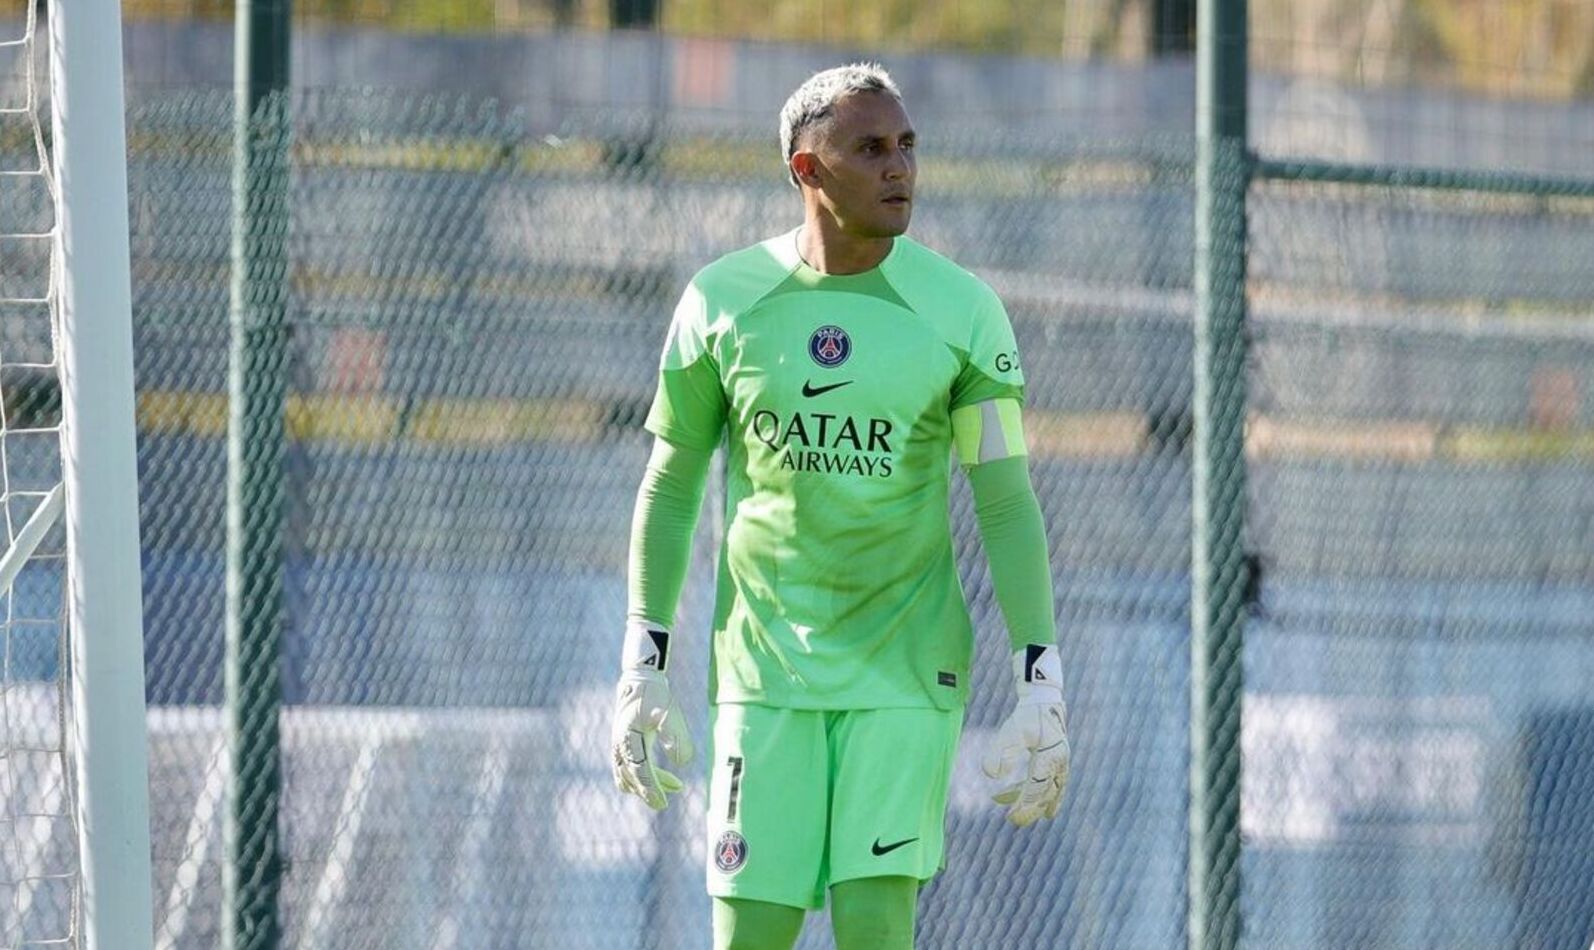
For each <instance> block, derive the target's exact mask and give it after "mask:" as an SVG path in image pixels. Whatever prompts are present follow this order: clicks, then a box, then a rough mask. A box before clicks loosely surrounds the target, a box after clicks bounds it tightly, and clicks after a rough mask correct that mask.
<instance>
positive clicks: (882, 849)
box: [869, 838, 919, 858]
mask: <svg viewBox="0 0 1594 950" xmlns="http://www.w3.org/2000/svg"><path fill="white" fill-rule="evenodd" d="M918 840H919V839H918V838H903V839H902V840H901V841H893V842H891V843H890V844H881V843H880V839H879V838H876V839H874V846H873V847H871V848H870V849H869V850H870V851H873V852H874V855H875V857H877V858H878V857H879V856H880V855H882V854H890V853H891V852H893V851H895V850H897V849H898V848H900V847H902V846H903V845H905V844H912V843H913V842H915V841H918Z"/></svg>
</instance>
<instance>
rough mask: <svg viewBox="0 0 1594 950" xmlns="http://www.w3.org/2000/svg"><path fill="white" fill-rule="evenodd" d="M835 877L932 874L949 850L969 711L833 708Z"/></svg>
mask: <svg viewBox="0 0 1594 950" xmlns="http://www.w3.org/2000/svg"><path fill="white" fill-rule="evenodd" d="M829 715H830V716H831V717H832V718H831V720H830V722H831V729H830V732H829V739H830V744H831V750H830V752H831V759H832V768H833V769H834V770H835V772H834V776H833V778H832V786H831V796H832V800H831V809H830V851H829V862H828V863H829V883H831V884H834V883H836V882H838V881H848V880H855V879H858V878H872V877H892V876H902V877H909V878H913V879H915V880H918V881H927V880H929V879H930V878H932V877H934V876H935V874H936V872H937V871H939V870H940V868H941V864H942V861H943V859H944V857H945V853H946V843H945V831H946V801H947V790H948V786H949V785H950V783H951V779H952V765H953V762H954V761H955V759H956V757H957V745H958V736H959V734H960V733H961V732H962V728H963V713H962V710H941V709H867V710H853V711H848V712H843V713H831V714H829Z"/></svg>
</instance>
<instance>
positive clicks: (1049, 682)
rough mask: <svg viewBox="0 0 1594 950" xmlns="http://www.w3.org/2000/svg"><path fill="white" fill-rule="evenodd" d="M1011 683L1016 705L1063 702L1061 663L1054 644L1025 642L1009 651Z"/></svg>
mask: <svg viewBox="0 0 1594 950" xmlns="http://www.w3.org/2000/svg"><path fill="white" fill-rule="evenodd" d="M1013 684H1014V686H1015V687H1016V689H1017V691H1018V703H1019V705H1020V706H1024V705H1030V704H1035V703H1060V702H1062V701H1063V662H1062V660H1061V659H1060V658H1059V657H1058V655H1057V644H1055V643H1027V644H1025V645H1024V646H1021V647H1019V648H1018V649H1017V650H1016V651H1014V652H1013Z"/></svg>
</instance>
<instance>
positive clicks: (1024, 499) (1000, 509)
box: [968, 456, 1057, 650]
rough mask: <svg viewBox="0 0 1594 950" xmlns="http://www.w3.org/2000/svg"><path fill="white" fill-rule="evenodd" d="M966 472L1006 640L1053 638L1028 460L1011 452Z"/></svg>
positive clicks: (1048, 574)
mask: <svg viewBox="0 0 1594 950" xmlns="http://www.w3.org/2000/svg"><path fill="white" fill-rule="evenodd" d="M968 476H969V486H970V487H971V488H972V489H973V490H974V517H975V519H976V520H977V521H978V522H979V526H980V538H981V540H983V541H984V542H985V556H986V559H987V560H988V561H989V562H990V565H991V584H992V586H994V587H995V588H996V603H997V605H998V606H999V607H1001V609H1002V617H1003V619H1005V620H1006V621H1007V638H1008V642H1009V645H1010V646H1011V647H1012V648H1013V649H1014V650H1017V649H1019V648H1020V647H1022V646H1024V645H1025V644H1030V643H1040V644H1049V643H1055V642H1057V625H1056V621H1055V619H1054V617H1053V613H1052V569H1051V561H1050V555H1049V553H1048V551H1047V545H1046V525H1045V523H1044V521H1043V520H1042V519H1041V506H1040V501H1039V500H1038V499H1036V497H1035V489H1034V487H1033V486H1031V485H1030V480H1029V460H1028V459H1027V458H1026V457H1024V456H1014V457H1011V458H1004V459H998V460H996V461H993V462H985V463H982V464H979V465H973V466H970V467H969V468H968Z"/></svg>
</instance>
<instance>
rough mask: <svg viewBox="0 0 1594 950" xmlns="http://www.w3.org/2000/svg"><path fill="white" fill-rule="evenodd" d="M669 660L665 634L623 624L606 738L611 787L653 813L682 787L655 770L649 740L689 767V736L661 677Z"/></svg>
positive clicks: (649, 626)
mask: <svg viewBox="0 0 1594 950" xmlns="http://www.w3.org/2000/svg"><path fill="white" fill-rule="evenodd" d="M669 658H670V633H669V631H668V630H664V629H662V628H660V627H659V626H658V625H656V624H642V623H638V622H635V621H632V622H630V623H627V624H626V627H625V647H624V649H623V651H622V653H621V655H620V682H619V685H618V686H617V687H616V689H615V703H614V725H613V727H612V729H611V730H610V733H609V743H610V746H611V753H612V755H613V758H614V784H615V785H616V786H618V787H619V789H620V791H622V792H628V793H630V794H632V795H635V796H637V797H638V798H640V799H642V800H643V801H644V802H646V803H647V805H648V807H649V808H652V809H656V810H657V809H662V808H663V807H664V806H665V805H666V804H667V803H668V800H667V798H666V796H667V795H669V794H672V793H675V792H679V791H680V790H681V789H682V788H683V785H682V783H681V780H680V779H679V778H676V777H675V776H674V775H672V774H671V773H669V772H666V771H665V770H663V769H661V768H659V767H658V766H657V765H656V764H655V763H656V762H657V761H658V759H657V756H656V755H655V754H654V752H653V737H654V736H655V735H656V736H658V739H659V745H660V746H661V747H662V748H663V749H664V754H665V755H666V756H668V757H669V759H670V761H671V762H672V763H674V764H675V765H678V766H680V765H686V764H687V763H689V762H691V761H692V736H691V734H690V733H688V732H687V729H686V722H685V720H684V719H683V718H682V716H681V707H680V706H679V705H677V704H676V702H675V698H674V697H673V696H671V695H670V681H669V680H668V679H666V678H665V675H664V674H665V668H666V666H667V665H668V663H669Z"/></svg>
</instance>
